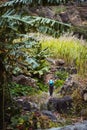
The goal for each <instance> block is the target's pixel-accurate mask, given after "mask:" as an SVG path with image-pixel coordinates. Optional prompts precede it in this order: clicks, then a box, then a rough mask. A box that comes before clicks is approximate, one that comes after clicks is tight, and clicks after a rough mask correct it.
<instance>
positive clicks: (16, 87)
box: [9, 83, 38, 96]
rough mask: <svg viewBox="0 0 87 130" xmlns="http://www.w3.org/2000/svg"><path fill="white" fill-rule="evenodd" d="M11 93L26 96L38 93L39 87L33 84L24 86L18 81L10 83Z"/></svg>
mask: <svg viewBox="0 0 87 130" xmlns="http://www.w3.org/2000/svg"><path fill="white" fill-rule="evenodd" d="M9 89H10V93H11V95H12V96H26V95H33V94H36V93H38V90H37V88H33V87H32V86H24V85H20V84H16V83H11V84H9Z"/></svg>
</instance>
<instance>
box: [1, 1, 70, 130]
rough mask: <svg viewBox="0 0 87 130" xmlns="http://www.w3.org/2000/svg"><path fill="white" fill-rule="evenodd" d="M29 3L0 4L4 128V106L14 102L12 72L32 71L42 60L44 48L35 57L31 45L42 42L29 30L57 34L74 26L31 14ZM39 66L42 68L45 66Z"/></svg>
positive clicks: (33, 46)
mask: <svg viewBox="0 0 87 130" xmlns="http://www.w3.org/2000/svg"><path fill="white" fill-rule="evenodd" d="M27 2H30V0H14V1H13V0H12V1H9V2H6V3H4V4H2V5H0V74H1V77H0V102H1V105H0V117H1V118H0V129H3V130H4V129H5V128H4V126H5V125H4V115H5V109H6V107H5V106H6V104H8V102H7V100H8V101H9V102H11V101H10V100H9V99H10V96H9V90H8V81H9V79H10V76H11V74H12V73H16V71H17V72H21V73H23V72H25V73H28V74H29V73H30V71H29V70H30V69H31V68H32V66H33V68H34V69H36V70H37V68H38V71H39V62H37V60H36V57H38V58H40V56H42V57H43V53H44V51H45V50H43V51H42V52H39V53H37V55H36V56H34V57H33V51H32V48H33V49H35V48H37V49H38V48H39V44H38V42H37V40H35V38H32V37H30V36H29V32H35V31H40V32H44V33H48V34H52V33H54V36H56V35H57V34H61V33H62V32H64V30H65V31H66V30H67V29H69V28H70V27H71V26H70V25H68V24H64V23H61V22H58V21H54V20H51V19H47V18H42V17H35V16H29V14H28V11H27V8H28V7H27V6H28V4H27ZM35 3H37V2H36V1H34V5H36V4H35ZM32 5H33V3H32ZM25 15H26V16H25ZM17 39H20V42H15V40H17ZM37 45H38V46H37ZM31 54H32V55H31ZM34 54H35V53H34ZM23 61H24V62H23ZM40 69H42V70H43V67H41V68H40ZM45 70H46V69H45ZM41 73H42V72H41ZM5 102H6V104H5ZM2 122H3V123H2Z"/></svg>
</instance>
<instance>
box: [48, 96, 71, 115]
mask: <svg viewBox="0 0 87 130" xmlns="http://www.w3.org/2000/svg"><path fill="white" fill-rule="evenodd" d="M47 107H48V110H50V111H58V112H59V113H68V112H69V110H70V108H71V107H72V98H71V97H70V96H65V97H63V98H50V99H49V101H48V104H47Z"/></svg>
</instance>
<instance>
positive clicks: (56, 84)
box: [55, 79, 64, 88]
mask: <svg viewBox="0 0 87 130" xmlns="http://www.w3.org/2000/svg"><path fill="white" fill-rule="evenodd" d="M63 84H64V80H60V79H58V80H56V81H55V87H56V88H58V87H62V86H63Z"/></svg>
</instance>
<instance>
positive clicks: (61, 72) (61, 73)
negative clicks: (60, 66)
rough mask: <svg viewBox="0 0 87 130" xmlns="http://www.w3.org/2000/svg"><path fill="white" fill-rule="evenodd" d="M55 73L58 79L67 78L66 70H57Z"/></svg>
mask: <svg viewBox="0 0 87 130" xmlns="http://www.w3.org/2000/svg"><path fill="white" fill-rule="evenodd" d="M55 75H56V76H57V77H58V78H59V79H60V80H64V81H65V80H66V78H68V73H67V72H66V71H57V72H56V73H55Z"/></svg>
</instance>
